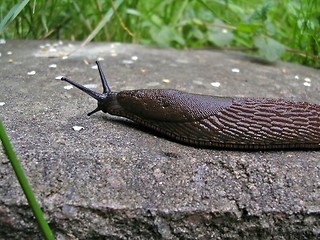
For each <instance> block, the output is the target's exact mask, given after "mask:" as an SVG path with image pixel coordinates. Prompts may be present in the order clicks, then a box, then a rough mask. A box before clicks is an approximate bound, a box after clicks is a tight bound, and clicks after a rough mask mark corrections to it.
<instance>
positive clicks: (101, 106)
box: [61, 61, 115, 116]
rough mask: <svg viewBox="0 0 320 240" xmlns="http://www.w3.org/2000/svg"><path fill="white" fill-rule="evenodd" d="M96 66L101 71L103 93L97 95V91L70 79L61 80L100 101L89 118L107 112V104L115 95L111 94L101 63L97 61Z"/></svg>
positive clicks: (63, 78)
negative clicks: (97, 113)
mask: <svg viewBox="0 0 320 240" xmlns="http://www.w3.org/2000/svg"><path fill="white" fill-rule="evenodd" d="M96 64H97V66H98V70H99V75H100V78H101V82H102V87H103V93H97V92H95V91H92V90H91V89H89V88H86V87H84V86H82V85H80V84H79V83H76V82H74V81H72V80H70V79H68V78H65V77H62V78H61V80H62V81H65V82H68V83H70V84H71V85H73V86H75V87H76V88H78V89H80V90H81V91H83V92H85V93H86V94H88V95H90V96H91V97H93V98H94V99H96V100H97V101H98V107H97V108H96V109H95V110H93V111H92V112H90V113H88V116H90V115H92V114H94V113H96V112H98V111H100V110H102V111H103V112H106V109H107V104H108V99H110V96H113V95H115V93H114V92H111V90H110V88H109V86H108V83H107V80H106V77H105V76H104V73H103V71H102V69H101V66H100V63H99V62H98V61H96Z"/></svg>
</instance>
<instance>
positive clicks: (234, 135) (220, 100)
mask: <svg viewBox="0 0 320 240" xmlns="http://www.w3.org/2000/svg"><path fill="white" fill-rule="evenodd" d="M96 64H97V66H98V70H99V74H100V78H101V81H102V86H103V93H102V94H100V93H97V92H94V91H92V90H90V89H88V88H86V87H84V86H81V85H79V84H78V83H76V82H73V81H71V80H69V79H67V78H65V77H62V78H61V80H63V81H66V82H68V83H70V84H72V85H73V86H75V87H77V88H79V89H80V90H82V91H83V92H85V93H87V94H89V95H90V96H91V97H93V98H95V99H96V100H97V101H98V107H97V108H96V109H95V110H93V111H92V112H90V113H89V114H88V116H90V115H91V114H93V113H95V112H98V111H100V110H101V111H103V112H104V113H109V114H111V115H117V116H121V117H125V118H128V119H131V120H132V121H134V122H136V123H139V124H140V125H143V126H146V127H148V128H150V129H153V130H154V131H156V132H159V133H161V134H163V135H165V136H167V137H169V138H171V139H173V140H176V141H178V142H181V143H184V144H188V145H192V146H196V147H213V148H228V149H256V150H259V149H320V114H319V113H320V105H316V104H311V103H307V102H296V101H289V100H283V99H270V98H238V97H236V98H232V97H214V96H207V95H200V94H191V93H186V92H181V91H177V90H172V89H139V90H130V91H121V92H118V93H117V92H112V91H111V90H110V88H109V86H108V84H107V81H106V78H105V76H104V74H103V72H102V69H101V67H100V64H99V62H98V61H97V62H96Z"/></svg>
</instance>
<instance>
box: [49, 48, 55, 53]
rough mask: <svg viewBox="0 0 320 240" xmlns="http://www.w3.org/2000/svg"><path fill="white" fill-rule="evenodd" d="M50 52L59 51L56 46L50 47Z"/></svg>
mask: <svg viewBox="0 0 320 240" xmlns="http://www.w3.org/2000/svg"><path fill="white" fill-rule="evenodd" d="M49 52H57V49H56V48H49Z"/></svg>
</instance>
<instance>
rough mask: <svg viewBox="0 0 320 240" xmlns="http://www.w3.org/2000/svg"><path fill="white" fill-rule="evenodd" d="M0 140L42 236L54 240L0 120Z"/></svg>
mask: <svg viewBox="0 0 320 240" xmlns="http://www.w3.org/2000/svg"><path fill="white" fill-rule="evenodd" d="M0 139H1V141H2V144H3V148H4V151H5V153H6V155H7V157H8V159H9V160H10V163H11V165H12V168H13V170H14V172H15V174H16V176H17V178H18V181H19V183H20V185H21V188H22V190H23V192H24V194H25V196H26V198H27V200H28V203H29V205H30V207H31V209H32V211H33V214H34V216H35V218H36V219H37V221H38V224H39V226H40V229H41V231H42V233H43V235H44V236H45V239H47V240H51V239H54V237H53V234H52V232H51V229H50V227H49V225H48V224H47V222H46V220H45V219H44V217H43V213H42V211H41V209H40V207H39V205H38V203H37V201H36V198H35V196H34V194H33V192H32V189H31V187H30V185H29V183H28V180H27V178H26V176H25V175H24V172H23V169H22V167H21V165H20V163H19V161H18V159H17V156H16V154H15V152H14V150H13V148H12V146H11V143H10V140H9V138H8V136H7V134H6V132H5V130H4V127H3V125H2V123H1V120H0Z"/></svg>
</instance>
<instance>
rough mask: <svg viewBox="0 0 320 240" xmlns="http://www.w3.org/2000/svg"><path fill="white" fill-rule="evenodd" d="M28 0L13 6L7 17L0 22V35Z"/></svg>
mask: <svg viewBox="0 0 320 240" xmlns="http://www.w3.org/2000/svg"><path fill="white" fill-rule="evenodd" d="M29 1H30V0H24V1H22V2H21V3H18V4H16V5H14V6H13V7H12V8H11V9H10V11H9V12H8V13H7V15H6V16H5V17H4V18H3V20H2V21H1V22H0V33H2V31H3V30H4V28H5V27H6V26H7V25H8V24H9V23H10V22H11V21H13V20H14V19H15V18H16V17H17V16H18V14H19V13H20V12H21V10H22V9H23V8H24V7H25V6H26V5H27V4H28V2H29Z"/></svg>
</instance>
